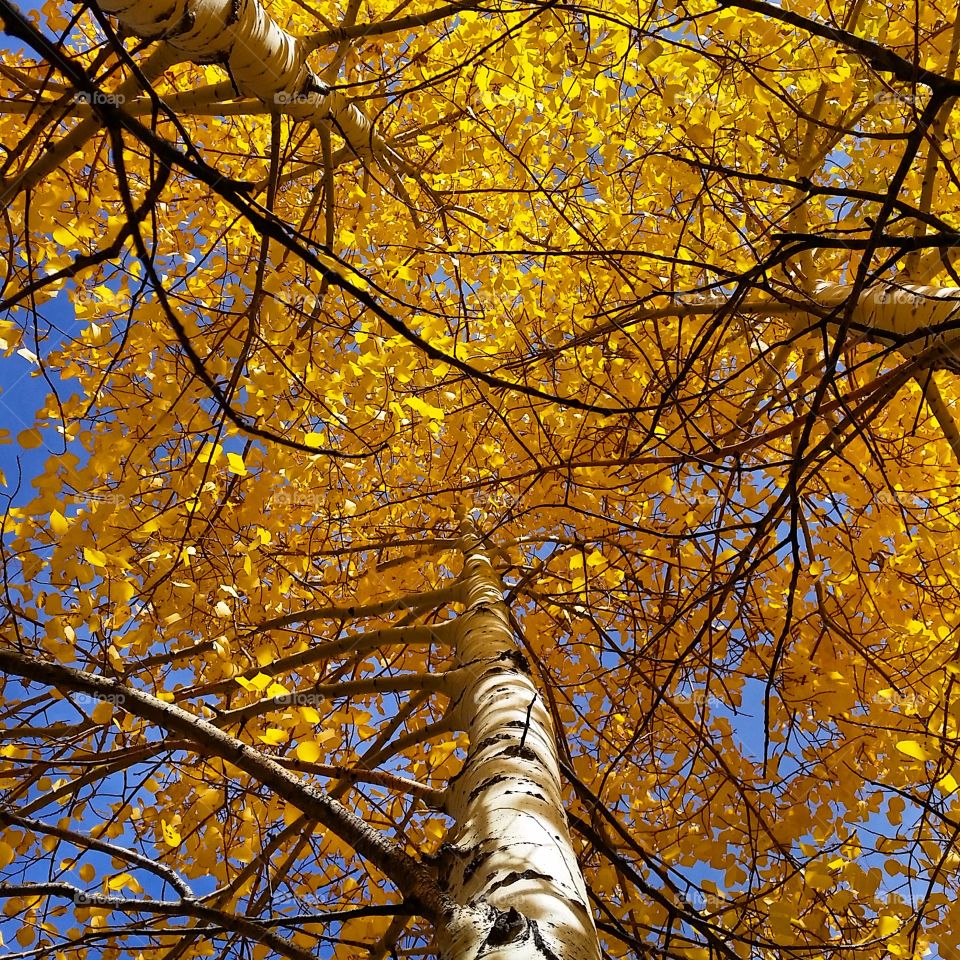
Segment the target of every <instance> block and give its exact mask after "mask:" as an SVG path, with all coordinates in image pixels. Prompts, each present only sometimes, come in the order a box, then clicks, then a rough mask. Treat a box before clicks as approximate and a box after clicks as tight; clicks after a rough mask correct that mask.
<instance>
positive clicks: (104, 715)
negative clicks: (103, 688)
mask: <svg viewBox="0 0 960 960" xmlns="http://www.w3.org/2000/svg"><path fill="white" fill-rule="evenodd" d="M112 717H113V704H112V703H108V702H107V701H106V700H101V701H100V703H98V704H97V705H96V706H95V707H94V708H93V712H92V713H91V714H90V718H91V719H92V720H93V722H94V723H109V722H110V720H111V718H112Z"/></svg>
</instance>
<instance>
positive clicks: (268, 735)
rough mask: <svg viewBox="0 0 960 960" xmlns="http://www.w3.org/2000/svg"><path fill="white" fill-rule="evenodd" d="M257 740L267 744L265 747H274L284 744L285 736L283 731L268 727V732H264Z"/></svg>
mask: <svg viewBox="0 0 960 960" xmlns="http://www.w3.org/2000/svg"><path fill="white" fill-rule="evenodd" d="M257 739H258V740H260V741H261V742H262V743H265V744H267V746H270V747H276V746H279V745H280V744H281V743H286V741H287V734H286V732H285V731H283V730H278V729H277V728H276V727H270V728H269V729H268V730H265V731H264V732H263V733H262V734H261V735H260V736H259V737H258V738H257Z"/></svg>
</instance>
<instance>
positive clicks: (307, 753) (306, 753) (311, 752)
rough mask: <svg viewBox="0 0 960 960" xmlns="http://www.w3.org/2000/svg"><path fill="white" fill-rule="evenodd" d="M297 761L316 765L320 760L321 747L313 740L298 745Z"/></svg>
mask: <svg viewBox="0 0 960 960" xmlns="http://www.w3.org/2000/svg"><path fill="white" fill-rule="evenodd" d="M297 759H298V760H300V761H301V762H302V763H316V762H317V760H319V759H320V746H319V745H318V744H317V743H315V742H314V741H311V740H307V741H305V742H304V743H300V744H297Z"/></svg>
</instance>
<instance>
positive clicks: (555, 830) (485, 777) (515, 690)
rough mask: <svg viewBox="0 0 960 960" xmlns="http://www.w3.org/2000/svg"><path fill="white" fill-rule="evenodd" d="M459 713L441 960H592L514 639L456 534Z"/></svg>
mask: <svg viewBox="0 0 960 960" xmlns="http://www.w3.org/2000/svg"><path fill="white" fill-rule="evenodd" d="M464 562H465V570H464V581H463V582H464V597H463V599H464V603H465V606H466V611H465V613H464V614H463V615H462V617H461V618H460V621H459V624H458V626H457V629H456V641H455V642H456V647H455V652H456V658H457V661H458V664H459V665H461V666H463V667H469V669H470V674H471V678H470V680H469V682H468V683H467V684H466V686H465V688H464V689H463V691H462V697H461V700H460V703H459V706H458V713H457V715H458V718H459V721H460V724H459V725H460V726H462V727H463V728H464V729H466V730H467V732H468V733H469V736H470V748H469V753H468V756H467V759H466V762H465V764H464V767H463V770H462V772H461V773H460V775H459V776H458V777H457V778H456V779H455V780H454V781H453V782H452V783H451V784H450V786H449V788H448V793H447V800H446V804H445V807H446V810H447V812H448V813H449V814H450V816H452V817H453V818H454V820H455V826H454V828H453V829H452V830H451V831H450V835H449V837H448V842H447V843H445V844H444V845H443V847H441V850H440V856H439V860H438V868H439V880H440V884H441V887H442V888H443V889H444V892H445V893H446V894H447V895H448V896H449V897H450V898H451V899H452V900H453V901H454V902H455V903H456V904H457V907H456V909H455V911H454V912H453V914H452V915H451V916H449V917H447V918H445V919H444V920H443V921H441V922H440V923H439V924H438V926H437V942H438V946H439V948H440V956H441V957H442V958H444V960H477V958H478V957H483V958H484V960H488V958H489V960H494V958H496V960H507V958H509V960H599V956H600V950H599V944H598V942H597V933H596V929H595V927H594V924H593V919H592V914H591V911H590V905H589V900H588V898H587V891H586V886H585V884H584V881H583V876H582V874H581V872H580V868H579V865H578V863H577V858H576V855H575V854H574V850H573V845H572V843H571V840H570V833H569V830H568V827H567V820H566V815H565V814H564V809H563V802H562V797H561V784H560V771H559V765H558V762H557V748H556V737H555V734H554V729H553V724H552V722H551V718H550V714H549V712H548V710H547V709H546V707H545V705H544V702H543V699H542V698H541V697H540V695H539V694H538V692H537V688H536V686H535V685H534V683H533V681H532V679H531V677H530V675H529V672H528V668H527V665H526V661H525V659H524V657H523V655H522V653H521V652H520V650H519V649H518V647H517V645H516V643H515V642H514V639H513V633H512V630H511V628H510V623H509V620H508V617H507V612H506V608H505V606H504V603H503V596H502V593H501V589H500V585H499V579H498V577H497V575H496V573H495V572H494V569H493V567H492V565H491V563H490V560H489V559H488V557H487V556H486V555H485V553H484V552H483V550H482V548H481V546H480V544H479V543H478V541H477V539H476V537H475V536H474V535H473V533H472V531H471V529H470V527H469V525H467V526H466V527H465V528H464Z"/></svg>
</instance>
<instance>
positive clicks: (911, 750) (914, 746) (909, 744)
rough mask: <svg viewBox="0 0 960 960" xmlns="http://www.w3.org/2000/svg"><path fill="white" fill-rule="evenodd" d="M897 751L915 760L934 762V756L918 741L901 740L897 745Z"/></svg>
mask: <svg viewBox="0 0 960 960" xmlns="http://www.w3.org/2000/svg"><path fill="white" fill-rule="evenodd" d="M897 749H898V750H899V751H900V752H901V753H902V754H905V755H906V756H908V757H912V758H913V759H914V760H932V759H933V754H932V753H930V751H929V750H927V749H925V748H924V747H923V746H922V745H921V744H920V743H918V742H917V741H916V740H900V741H899V742H898V743H897Z"/></svg>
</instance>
